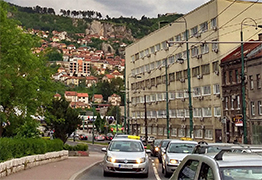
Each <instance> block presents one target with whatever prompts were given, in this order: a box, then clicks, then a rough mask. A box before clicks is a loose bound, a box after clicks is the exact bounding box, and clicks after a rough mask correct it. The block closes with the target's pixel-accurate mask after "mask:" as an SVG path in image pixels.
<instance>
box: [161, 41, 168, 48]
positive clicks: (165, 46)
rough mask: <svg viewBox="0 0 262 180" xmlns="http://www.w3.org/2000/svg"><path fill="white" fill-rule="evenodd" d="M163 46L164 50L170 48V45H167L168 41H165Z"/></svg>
mask: <svg viewBox="0 0 262 180" xmlns="http://www.w3.org/2000/svg"><path fill="white" fill-rule="evenodd" d="M161 44H162V49H167V48H168V45H167V42H166V41H163V42H162V43H161Z"/></svg>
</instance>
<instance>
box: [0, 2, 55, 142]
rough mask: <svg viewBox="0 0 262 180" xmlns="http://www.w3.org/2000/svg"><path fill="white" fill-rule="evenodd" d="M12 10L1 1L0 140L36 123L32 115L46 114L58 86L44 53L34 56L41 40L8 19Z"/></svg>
mask: <svg viewBox="0 0 262 180" xmlns="http://www.w3.org/2000/svg"><path fill="white" fill-rule="evenodd" d="M9 8H10V7H9V6H8V4H7V3H6V2H4V1H2V0H0V22H1V23H0V34H1V35H0V57H1V58H0V109H1V110H0V137H1V136H15V135H16V134H17V133H18V131H19V128H20V127H21V126H23V125H25V124H30V123H29V121H35V120H34V119H32V118H31V116H32V115H41V114H42V113H43V109H42V108H41V107H42V106H43V105H44V104H46V103H48V102H49V101H50V100H51V99H52V96H53V94H54V91H53V87H55V86H54V82H53V81H52V80H51V75H52V74H53V73H54V71H53V70H55V69H52V68H50V67H49V66H47V62H46V61H45V60H44V57H43V54H34V53H32V49H33V48H34V47H37V45H38V44H39V40H40V39H38V38H37V37H36V36H32V35H30V34H27V33H24V30H23V29H21V28H19V27H18V25H19V24H20V23H19V22H17V21H15V20H13V19H9V18H7V12H8V11H9ZM29 127H34V126H29ZM5 132H6V134H3V133H5Z"/></svg>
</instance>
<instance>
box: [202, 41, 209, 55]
mask: <svg viewBox="0 0 262 180" xmlns="http://www.w3.org/2000/svg"><path fill="white" fill-rule="evenodd" d="M200 49H201V54H206V53H208V52H209V49H208V44H207V43H204V44H202V45H201V46H200Z"/></svg>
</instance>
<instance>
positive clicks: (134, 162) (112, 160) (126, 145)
mask: <svg viewBox="0 0 262 180" xmlns="http://www.w3.org/2000/svg"><path fill="white" fill-rule="evenodd" d="M102 151H104V152H106V153H105V157H104V165H103V172H104V176H108V175H109V174H115V173H124V174H127V173H128V174H129V173H131V174H141V175H143V176H144V177H148V170H149V160H148V155H147V153H150V150H147V151H146V150H145V148H144V145H143V143H142V141H141V140H140V139H139V140H136V139H130V138H116V139H115V138H114V139H113V140H112V141H111V142H110V144H109V146H108V148H102Z"/></svg>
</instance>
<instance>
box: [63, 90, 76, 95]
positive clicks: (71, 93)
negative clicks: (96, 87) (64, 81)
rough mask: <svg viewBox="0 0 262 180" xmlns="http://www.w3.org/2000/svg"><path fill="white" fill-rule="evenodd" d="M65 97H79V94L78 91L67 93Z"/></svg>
mask: <svg viewBox="0 0 262 180" xmlns="http://www.w3.org/2000/svg"><path fill="white" fill-rule="evenodd" d="M65 95H66V96H77V92H76V91H66V92H65Z"/></svg>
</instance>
